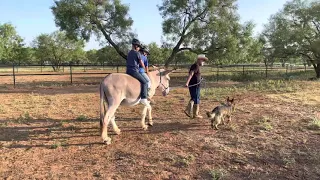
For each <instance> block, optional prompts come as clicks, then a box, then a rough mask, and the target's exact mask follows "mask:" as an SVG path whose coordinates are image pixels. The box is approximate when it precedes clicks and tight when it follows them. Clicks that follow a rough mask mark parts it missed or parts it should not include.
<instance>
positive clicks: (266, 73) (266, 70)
mask: <svg viewBox="0 0 320 180" xmlns="http://www.w3.org/2000/svg"><path fill="white" fill-rule="evenodd" d="M266 78H268V65H267V64H266Z"/></svg>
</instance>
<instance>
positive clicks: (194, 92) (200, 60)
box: [184, 54, 208, 118]
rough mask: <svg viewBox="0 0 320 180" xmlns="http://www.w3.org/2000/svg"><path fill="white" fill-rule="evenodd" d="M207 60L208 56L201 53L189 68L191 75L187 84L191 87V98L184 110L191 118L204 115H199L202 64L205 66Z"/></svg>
mask: <svg viewBox="0 0 320 180" xmlns="http://www.w3.org/2000/svg"><path fill="white" fill-rule="evenodd" d="M207 60H208V58H207V57H206V56H205V55H204V54H199V55H198V57H197V61H196V62H195V63H194V64H193V65H192V66H191V67H190V70H189V76H188V79H187V82H186V85H185V86H186V87H189V92H190V96H191V99H190V101H189V103H188V105H187V107H186V109H185V110H184V112H185V114H186V115H187V116H189V117H190V118H202V116H201V115H199V108H200V83H201V72H200V66H203V65H204V62H205V61H207ZM192 113H193V115H192Z"/></svg>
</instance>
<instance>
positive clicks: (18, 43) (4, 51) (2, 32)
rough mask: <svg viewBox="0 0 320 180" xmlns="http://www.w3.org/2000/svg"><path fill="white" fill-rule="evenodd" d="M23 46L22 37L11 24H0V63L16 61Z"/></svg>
mask: <svg viewBox="0 0 320 180" xmlns="http://www.w3.org/2000/svg"><path fill="white" fill-rule="evenodd" d="M22 48H23V39H22V38H21V37H20V36H19V35H18V33H17V31H16V29H15V27H14V26H13V25H12V24H9V23H5V24H2V25H1V24H0V60H1V61H2V63H9V62H11V63H16V61H17V59H18V56H19V53H20V52H21V49H22Z"/></svg>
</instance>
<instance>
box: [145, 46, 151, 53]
mask: <svg viewBox="0 0 320 180" xmlns="http://www.w3.org/2000/svg"><path fill="white" fill-rule="evenodd" d="M143 51H144V52H146V53H147V54H148V55H150V52H149V49H148V48H147V47H146V46H144V47H143Z"/></svg>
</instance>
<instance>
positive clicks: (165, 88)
mask: <svg viewBox="0 0 320 180" xmlns="http://www.w3.org/2000/svg"><path fill="white" fill-rule="evenodd" d="M158 71H159V76H160V83H159V86H160V84H161V85H162V86H163V87H164V90H167V89H168V88H169V87H166V86H165V85H164V84H163V83H162V81H161V79H162V78H161V76H162V75H161V72H160V70H159V69H158ZM159 86H158V87H159Z"/></svg>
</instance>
